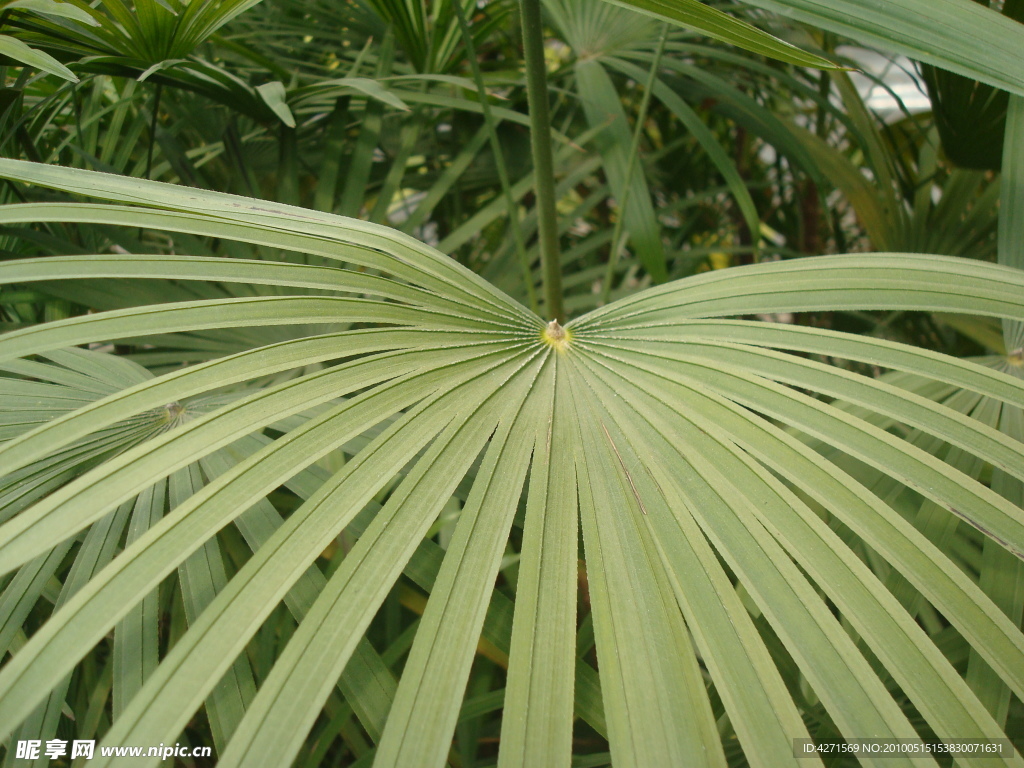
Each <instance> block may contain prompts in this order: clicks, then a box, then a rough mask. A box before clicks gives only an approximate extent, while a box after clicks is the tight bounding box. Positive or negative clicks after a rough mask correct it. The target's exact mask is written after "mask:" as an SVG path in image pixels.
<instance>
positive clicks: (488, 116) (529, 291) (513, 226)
mask: <svg viewBox="0 0 1024 768" xmlns="http://www.w3.org/2000/svg"><path fill="white" fill-rule="evenodd" d="M455 17H456V18H457V19H458V21H459V30H460V31H461V32H462V42H463V44H464V45H465V46H466V57H467V58H468V59H469V66H470V69H472V70H473V80H474V81H475V82H476V89H477V92H478V93H479V94H480V108H481V109H482V110H483V113H484V123H485V124H486V125H487V134H488V138H489V139H490V143H491V153H492V154H493V155H494V164H495V166H496V168H497V170H498V180H499V181H500V182H501V191H502V195H503V196H504V198H505V208H506V209H507V210H508V228H509V231H510V232H511V233H512V241H513V242H514V243H515V246H516V255H517V256H519V266H520V267H521V269H522V271H523V286H524V287H525V289H526V296H527V298H528V299H529V302H530V309H532V310H533V311H534V312H538V311H539V310H540V307H539V306H538V304H537V291H536V289H535V288H534V287H533V270H531V269H530V256H529V254H528V253H527V251H526V238H525V237H523V228H522V226H521V225H520V223H519V206H518V205H517V204H516V201H515V198H514V197H513V196H512V182H511V181H510V180H509V176H508V168H507V166H506V165H505V153H504V152H502V151H501V142H500V141H499V140H498V129H497V121H496V120H495V119H494V115H493V113H492V112H491V104H490V102H489V101H488V99H487V89H486V88H485V87H484V76H483V74H482V73H481V72H480V62H479V61H478V60H477V57H476V45H475V44H474V43H473V33H472V32H470V30H469V23H468V22H467V21H466V14H465V10H464V9H463V8H462V3H461V2H456V3H455Z"/></svg>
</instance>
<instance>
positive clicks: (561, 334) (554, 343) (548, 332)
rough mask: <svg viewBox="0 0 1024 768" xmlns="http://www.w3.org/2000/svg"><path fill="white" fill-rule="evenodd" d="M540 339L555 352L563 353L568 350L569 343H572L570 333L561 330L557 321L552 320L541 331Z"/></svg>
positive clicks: (564, 329)
mask: <svg viewBox="0 0 1024 768" xmlns="http://www.w3.org/2000/svg"><path fill="white" fill-rule="evenodd" d="M540 337H541V338H542V339H543V340H544V342H545V343H546V344H547V345H548V346H549V347H552V348H553V349H555V350H556V351H557V352H565V350H567V349H568V348H569V342H570V341H572V331H570V330H567V329H566V328H563V327H562V326H561V325H559V324H558V321H557V320H552V321H551V322H550V323H548V324H547V325H546V326H545V327H544V330H543V331H541V333H540Z"/></svg>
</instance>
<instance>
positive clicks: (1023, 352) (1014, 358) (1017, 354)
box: [1006, 347, 1024, 368]
mask: <svg viewBox="0 0 1024 768" xmlns="http://www.w3.org/2000/svg"><path fill="white" fill-rule="evenodd" d="M1006 360H1007V362H1008V363H1009V364H1010V365H1012V366H1015V367H1017V368H1020V367H1021V366H1024V347H1021V348H1020V349H1015V350H1014V351H1013V352H1011V353H1010V354H1008V355H1007V356H1006Z"/></svg>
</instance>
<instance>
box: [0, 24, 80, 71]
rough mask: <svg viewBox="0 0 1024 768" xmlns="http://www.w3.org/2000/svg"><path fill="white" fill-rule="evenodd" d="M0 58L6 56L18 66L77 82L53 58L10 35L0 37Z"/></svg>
mask: <svg viewBox="0 0 1024 768" xmlns="http://www.w3.org/2000/svg"><path fill="white" fill-rule="evenodd" d="M0 56H7V57H8V58H11V59H14V60H15V61H16V62H18V63H19V64H25V65H27V66H29V67H35V68H36V69H39V70H42V71H43V72H47V73H48V74H51V75H57V77H62V78H64V79H65V80H70V81H71V82H72V83H77V82H78V76H77V75H76V74H75V73H74V72H72V71H71V70H70V69H68V68H67V67H65V66H64V65H63V64H61V63H60V62H59V61H57V60H56V59H55V58H53V56H51V55H50V54H48V53H46V52H44V51H40V50H39V49H38V48H30V47H29V46H27V45H26V44H25V43H23V42H22V41H21V40H18V39H17V38H14V37H11V36H10V35H0Z"/></svg>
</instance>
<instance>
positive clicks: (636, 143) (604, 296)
mask: <svg viewBox="0 0 1024 768" xmlns="http://www.w3.org/2000/svg"><path fill="white" fill-rule="evenodd" d="M666 42H668V24H664V25H662V28H661V39H660V40H659V41H658V50H657V51H656V52H655V54H654V60H653V61H651V71H650V73H648V75H647V84H646V85H645V86H644V95H643V98H642V99H641V100H640V112H639V114H637V116H636V127H635V128H634V129H633V141H632V143H631V144H630V147H629V159H628V160H627V161H626V181H625V192H623V193H622V201H621V202H620V204H619V218H618V219H617V220H616V221H615V230H614V231H613V232H612V250H611V252H610V253H609V254H608V268H607V269H606V270H605V273H604V283H603V284H602V286H601V303H602V304H607V303H608V298H609V297H610V296H611V292H612V280H613V279H615V268H616V267H617V266H618V264H619V255H620V254H621V253H622V249H623V248H625V246H626V242H625V241H626V238H625V237H623V236H622V228H623V226H625V221H626V205H628V204H629V192H630V188H631V185H632V184H633V168H635V167H636V160H637V157H638V156H639V154H640V138H641V137H642V136H643V132H644V123H645V122H646V121H647V109H648V107H649V106H650V104H651V92H652V91H653V90H654V83H655V81H656V80H657V78H658V67H660V66H661V57H662V55H663V54H664V53H665V43H666Z"/></svg>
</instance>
